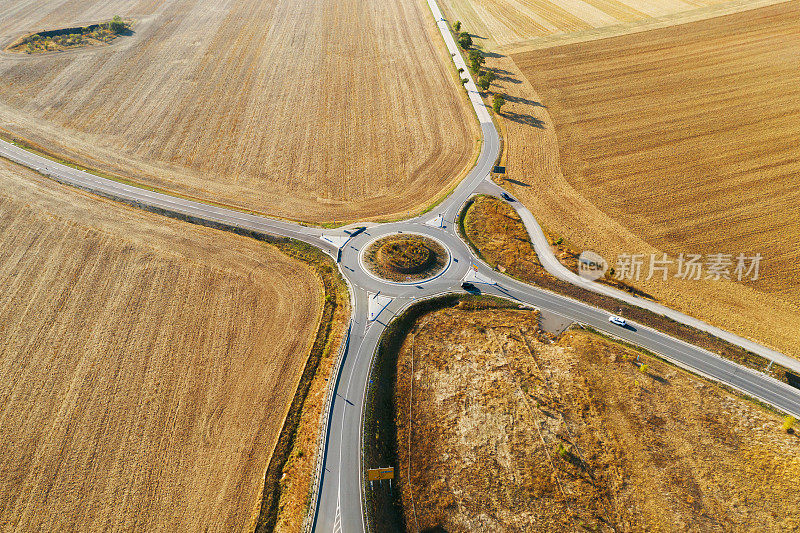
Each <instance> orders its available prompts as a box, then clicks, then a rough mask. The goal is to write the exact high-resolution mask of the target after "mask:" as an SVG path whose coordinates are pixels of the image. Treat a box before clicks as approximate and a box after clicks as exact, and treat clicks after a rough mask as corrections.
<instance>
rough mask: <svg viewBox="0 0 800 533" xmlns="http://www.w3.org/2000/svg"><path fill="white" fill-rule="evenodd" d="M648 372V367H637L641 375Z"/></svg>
mask: <svg viewBox="0 0 800 533" xmlns="http://www.w3.org/2000/svg"><path fill="white" fill-rule="evenodd" d="M648 370H650V367H649V366H647V365H642V366H640V367H639V372H641V373H642V374H647V371H648Z"/></svg>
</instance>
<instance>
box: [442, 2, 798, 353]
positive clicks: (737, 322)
mask: <svg viewBox="0 0 800 533" xmlns="http://www.w3.org/2000/svg"><path fill="white" fill-rule="evenodd" d="M725 5H728V4H725ZM451 16H452V17H456V18H457V17H461V16H462V13H461V12H456V13H453V14H451ZM799 34H800V2H797V1H796V0H794V1H791V2H786V3H781V4H775V5H771V6H767V7H762V8H759V9H754V10H751V11H748V12H744V13H738V14H731V15H726V16H722V17H718V18H713V19H708V20H702V21H696V22H692V23H688V24H682V25H676V26H673V27H665V28H660V29H656V30H651V31H643V32H639V33H633V34H629V35H622V36H617V37H613V38H607V39H601V40H594V41H586V42H580V43H575V44H570V45H565V46H551V47H549V48H542V49H537V50H528V51H524V52H517V53H512V52H513V50H526V49H527V48H530V47H529V46H527V45H524V46H523V45H522V44H520V46H509V47H508V48H507V49H506V50H505V52H503V53H493V54H490V55H489V56H488V57H487V62H486V67H487V68H490V69H492V70H494V71H495V73H497V74H498V79H497V81H496V82H495V83H494V84H493V86H492V91H493V92H498V93H503V94H506V95H508V97H507V98H506V100H507V104H506V106H505V107H504V108H503V114H502V117H503V120H501V121H500V127H501V129H502V134H503V138H504V148H505V151H504V154H503V161H502V162H503V164H504V165H505V167H506V172H507V174H506V175H505V176H503V178H507V179H503V180H502V184H503V185H504V186H506V187H508V188H509V189H510V190H511V191H512V192H513V194H514V195H515V196H517V197H518V198H519V200H520V201H521V202H522V203H524V204H525V205H526V206H527V207H528V208H529V209H530V210H531V211H532V212H533V214H534V215H535V216H536V218H537V220H538V221H539V222H540V223H541V224H542V226H543V227H544V228H545V230H546V231H547V232H548V233H549V234H550V236H551V237H552V239H553V241H555V240H557V239H558V238H563V240H564V244H565V245H567V246H568V247H569V248H571V249H573V250H574V251H575V252H577V253H580V252H581V251H583V250H587V249H588V250H594V251H596V252H599V253H600V254H601V255H603V256H604V257H605V258H606V259H607V260H608V261H609V262H610V263H611V265H612V266H616V265H615V263H616V260H617V257H618V255H620V254H643V257H642V258H641V260H642V263H643V265H642V267H641V272H640V275H639V280H638V281H636V280H633V279H630V278H628V279H625V280H624V281H625V283H627V284H629V285H631V286H634V287H636V288H637V289H638V290H641V291H642V292H643V293H646V294H650V295H652V296H653V297H654V298H655V299H656V300H658V301H660V302H662V303H664V304H665V305H668V306H670V307H672V308H674V309H677V310H680V311H682V312H685V313H687V314H690V315H694V316H697V317H699V318H701V319H703V320H705V321H707V322H709V323H711V324H713V325H716V326H719V327H722V328H724V329H727V330H730V331H733V332H735V333H737V334H739V335H742V336H744V337H747V338H750V339H753V340H755V341H757V342H760V343H762V344H765V345H767V346H770V347H772V348H775V349H777V350H779V351H782V352H784V353H787V354H791V355H793V356H795V357H800V348H798V347H800V307H798V305H797V303H796V302H797V300H796V298H797V297H798V296H800V248H798V247H797V246H796V243H797V242H798V240H800V222H799V221H798V220H797V217H796V212H797V205H798V200H800V193H798V191H797V183H798V177H797V173H798V170H799V169H800V159H798V151H797V148H796V147H797V146H798V138H800V88H798V84H797V83H796V81H797V75H796V63H797V61H796V58H797V55H798V53H800V38H798V35H799ZM565 35H566V36H572V37H575V40H576V41H580V40H582V39H583V37H585V36H583V35H582V34H581V33H580V32H577V33H575V32H573V33H570V34H565ZM482 42H487V43H489V44H488V45H487V46H488V49H489V51H494V52H497V51H498V50H499V49H498V48H496V47H494V48H493V47H492V45H491V43H490V40H487V41H482ZM553 42H555V41H553ZM551 44H553V43H551ZM663 253H667V254H669V258H670V259H671V260H672V261H677V259H678V257H679V255H680V254H681V253H684V254H700V255H702V256H703V257H702V258H701V262H704V263H707V262H708V260H709V257H708V254H731V256H732V257H730V260H731V262H732V263H733V264H731V265H729V275H731V276H732V277H733V278H734V279H736V278H737V277H738V276H737V275H736V273H735V272H734V269H735V268H736V266H737V261H736V257H737V256H738V255H739V254H745V255H746V257H753V256H755V255H756V254H759V253H760V254H761V255H762V260H761V262H760V271H759V279H758V280H755V281H753V280H752V275H751V276H746V275H745V276H743V280H742V282H739V281H738V280H737V281H726V280H724V279H723V280H721V281H717V280H706V279H705V276H706V275H707V274H708V271H707V270H704V271H703V274H702V278H703V279H700V280H684V279H679V278H675V277H674V275H675V274H677V273H678V272H677V264H676V263H673V264H671V265H670V267H669V268H670V271H669V274H668V277H667V280H666V281H663V280H662V274H661V273H660V272H658V271H656V272H655V273H654V276H653V279H651V280H649V281H648V280H646V278H647V277H648V275H649V262H650V254H656V256H657V257H659V258H660V257H661V256H662V254H663ZM749 263H750V262H748V264H747V266H748V267H749V266H750V265H749ZM619 270H620V269H619V268H617V271H619Z"/></svg>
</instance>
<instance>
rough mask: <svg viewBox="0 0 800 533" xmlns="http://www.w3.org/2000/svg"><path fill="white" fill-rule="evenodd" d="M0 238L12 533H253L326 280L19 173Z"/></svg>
mask: <svg viewBox="0 0 800 533" xmlns="http://www.w3.org/2000/svg"><path fill="white" fill-rule="evenodd" d="M0 228H1V229H2V231H1V232H0V236H1V237H0V286H2V287H3V290H2V291H0V338H2V339H3V342H2V344H0V447H2V450H3V453H2V454H1V455H0V529H3V530H17V531H37V530H48V531H73V530H99V529H111V530H148V531H152V530H170V531H201V530H219V531H234V530H242V529H247V528H250V527H252V524H253V523H254V519H255V517H256V516H257V513H258V510H259V507H260V504H261V493H262V489H263V486H264V472H265V470H266V468H267V464H268V462H269V459H270V456H271V454H272V449H273V447H274V446H275V443H276V441H277V438H278V434H279V432H280V430H281V427H282V424H283V421H284V418H285V416H286V412H287V411H288V409H289V404H290V403H291V401H292V398H293V396H294V392H295V389H296V386H297V383H298V380H299V377H300V374H301V373H302V371H303V368H304V365H305V361H306V358H307V356H308V353H309V348H310V346H311V343H312V341H313V338H314V334H315V332H316V328H317V325H318V321H319V316H320V310H321V308H322V294H321V289H320V286H319V282H318V281H317V278H316V277H315V273H314V272H313V270H311V269H309V268H308V267H306V266H304V265H303V264H300V263H298V262H295V261H293V260H290V259H289V258H287V257H286V256H284V255H282V254H281V253H279V252H277V251H276V250H275V249H274V248H271V247H269V246H266V245H264V244H261V243H257V242H256V241H253V240H250V239H245V238H243V237H238V236H235V235H232V234H228V233H223V232H219V231H216V230H211V229H207V228H201V227H197V226H191V225H189V224H186V223H183V222H178V221H174V220H171V219H166V218H163V217H160V216H157V215H153V214H148V213H144V212H141V211H138V210H134V209H131V208H127V207H124V206H121V205H119V204H114V203H112V202H108V201H104V200H100V199H97V198H94V197H92V196H89V195H86V194H83V193H81V192H78V191H76V190H74V189H68V188H65V187H61V186H59V185H56V184H54V183H52V182H50V181H48V180H45V179H44V178H41V177H39V176H38V175H36V174H34V173H32V172H30V171H28V170H25V169H23V168H22V167H18V166H15V165H13V164H12V163H9V162H7V161H5V160H0ZM290 288H291V290H290Z"/></svg>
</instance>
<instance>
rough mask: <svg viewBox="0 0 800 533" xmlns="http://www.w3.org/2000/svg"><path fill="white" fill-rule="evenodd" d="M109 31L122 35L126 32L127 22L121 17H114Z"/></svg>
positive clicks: (109, 24)
mask: <svg viewBox="0 0 800 533" xmlns="http://www.w3.org/2000/svg"><path fill="white" fill-rule="evenodd" d="M108 29H109V30H110V31H111V32H112V33H122V32H123V31H125V22H123V21H122V18H120V16H119V15H114V18H113V19H111V22H109V23H108Z"/></svg>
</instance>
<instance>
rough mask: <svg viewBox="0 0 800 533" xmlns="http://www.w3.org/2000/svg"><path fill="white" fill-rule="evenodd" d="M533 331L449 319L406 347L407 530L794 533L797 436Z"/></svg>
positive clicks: (595, 340) (401, 429)
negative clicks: (789, 532) (739, 532)
mask: <svg viewBox="0 0 800 533" xmlns="http://www.w3.org/2000/svg"><path fill="white" fill-rule="evenodd" d="M536 323H537V321H536V313H535V312H530V311H513V310H501V311H480V312H475V311H464V310H460V309H445V310H441V311H437V312H434V313H431V314H429V315H427V316H425V317H424V318H422V319H420V320H419V321H418V322H417V324H416V326H415V328H414V330H413V331H412V332H411V333H410V334H409V336H408V337H407V338H406V341H405V343H404V345H403V348H402V350H401V352H400V357H399V360H398V374H397V390H396V395H395V402H396V406H397V409H398V412H397V425H398V431H397V450H398V455H399V467H400V468H399V477H398V480H397V482H398V486H399V488H400V492H401V494H402V498H403V508H404V512H405V521H406V524H407V525H408V529H409V530H410V531H418V530H423V531H424V530H426V528H435V527H437V526H438V527H441V528H443V530H445V531H450V532H460V531H465V532H466V531H576V530H578V531H580V530H582V529H583V528H585V529H587V530H589V531H592V530H595V531H612V530H616V531H695V530H698V529H699V530H703V531H711V530H718V529H719V530H722V529H726V530H727V529H733V530H743V531H744V530H759V531H786V530H790V529H794V528H797V527H800V522H798V517H797V513H796V508H797V506H798V505H799V504H800V490H798V488H797V484H796V483H795V480H796V478H797V476H798V475H800V460H798V452H800V439H798V437H797V436H795V435H788V434H786V433H785V432H784V431H783V430H782V429H781V419H780V418H779V417H777V416H776V415H774V414H772V413H769V412H766V411H763V410H762V409H760V408H758V407H756V406H754V405H753V404H751V403H750V402H748V401H746V400H743V399H741V398H738V397H736V396H732V395H730V394H728V393H726V392H724V391H723V390H721V389H720V388H718V387H716V386H714V385H710V384H708V383H706V382H704V381H702V380H699V379H697V378H694V377H692V376H690V375H688V374H686V373H684V372H682V371H679V370H676V369H675V368H673V367H670V366H668V365H666V364H664V363H661V362H659V361H657V360H649V359H645V362H646V364H647V368H646V369H645V371H644V372H642V371H641V370H640V366H639V364H638V363H637V362H636V358H637V356H638V355H639V354H638V353H637V352H635V351H632V350H630V349H627V348H624V347H622V346H620V345H618V344H616V343H613V342H611V341H607V340H605V339H602V338H600V337H597V336H595V335H592V334H589V333H586V332H582V331H572V332H568V333H566V334H565V336H564V337H563V338H562V339H560V340H559V341H558V342H557V343H555V344H550V343H547V342H542V341H541V340H540V339H539V336H538V330H537V326H536ZM642 357H644V356H642ZM412 360H413V372H412V370H411V368H412ZM412 495H413V504H412Z"/></svg>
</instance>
